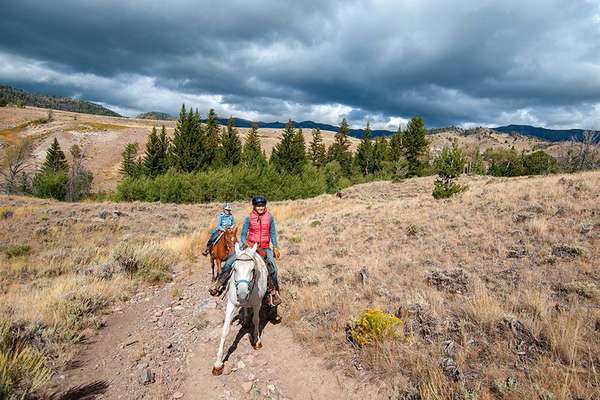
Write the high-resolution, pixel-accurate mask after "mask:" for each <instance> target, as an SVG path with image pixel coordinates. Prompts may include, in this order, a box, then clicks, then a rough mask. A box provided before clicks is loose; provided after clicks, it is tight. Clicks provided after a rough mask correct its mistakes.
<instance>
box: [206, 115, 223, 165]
mask: <svg viewBox="0 0 600 400" xmlns="http://www.w3.org/2000/svg"><path fill="white" fill-rule="evenodd" d="M205 131H206V140H205V149H206V150H205V152H204V154H205V157H204V162H205V163H206V165H212V166H218V165H217V164H219V161H220V160H219V159H218V157H217V155H218V154H219V150H220V149H219V142H220V140H219V136H220V135H219V117H218V116H217V114H216V113H215V110H214V109H212V108H211V109H210V110H209V111H208V115H207V117H206V126H205Z"/></svg>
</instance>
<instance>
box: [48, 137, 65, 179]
mask: <svg viewBox="0 0 600 400" xmlns="http://www.w3.org/2000/svg"><path fill="white" fill-rule="evenodd" d="M68 170H69V164H67V158H66V157H65V153H63V151H62V150H61V149H60V145H59V144H58V140H56V137H55V138H54V141H53V142H52V144H51V145H50V147H48V150H47V151H46V160H45V161H44V164H43V165H42V172H59V171H62V172H67V171H68Z"/></svg>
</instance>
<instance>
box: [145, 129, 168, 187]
mask: <svg viewBox="0 0 600 400" xmlns="http://www.w3.org/2000/svg"><path fill="white" fill-rule="evenodd" d="M168 146H169V142H168V138H167V134H166V130H165V126H164V125H163V126H162V130H161V133H160V136H159V135H157V133H156V127H152V132H151V133H150V135H149V136H148V141H147V142H146V152H145V154H144V158H143V161H142V164H143V167H142V172H143V174H144V175H147V176H150V177H153V178H154V177H157V176H158V175H162V174H164V173H165V172H167V167H168V165H167V152H168Z"/></svg>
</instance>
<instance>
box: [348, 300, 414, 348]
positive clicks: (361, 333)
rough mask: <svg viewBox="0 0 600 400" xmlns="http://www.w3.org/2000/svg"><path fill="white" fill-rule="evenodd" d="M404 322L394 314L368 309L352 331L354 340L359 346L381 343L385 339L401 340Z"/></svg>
mask: <svg viewBox="0 0 600 400" xmlns="http://www.w3.org/2000/svg"><path fill="white" fill-rule="evenodd" d="M401 324H403V322H402V320H401V319H399V318H397V317H396V316H395V315H393V314H388V313H384V312H383V311H381V310H377V309H372V308H367V309H365V310H363V312H362V313H361V315H360V318H359V319H358V321H356V322H355V323H354V327H353V328H352V330H351V334H352V339H353V340H354V342H355V343H356V344H358V345H359V346H365V345H368V344H373V343H375V342H381V341H383V340H384V339H401V338H402V337H401V335H400V332H399V328H400V326H401Z"/></svg>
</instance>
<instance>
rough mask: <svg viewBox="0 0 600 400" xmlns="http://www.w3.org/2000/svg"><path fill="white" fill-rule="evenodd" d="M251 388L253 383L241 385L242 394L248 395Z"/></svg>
mask: <svg viewBox="0 0 600 400" xmlns="http://www.w3.org/2000/svg"><path fill="white" fill-rule="evenodd" d="M252 386H254V382H252V381H250V382H244V383H242V389H244V393H250V391H251V390H252Z"/></svg>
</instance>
